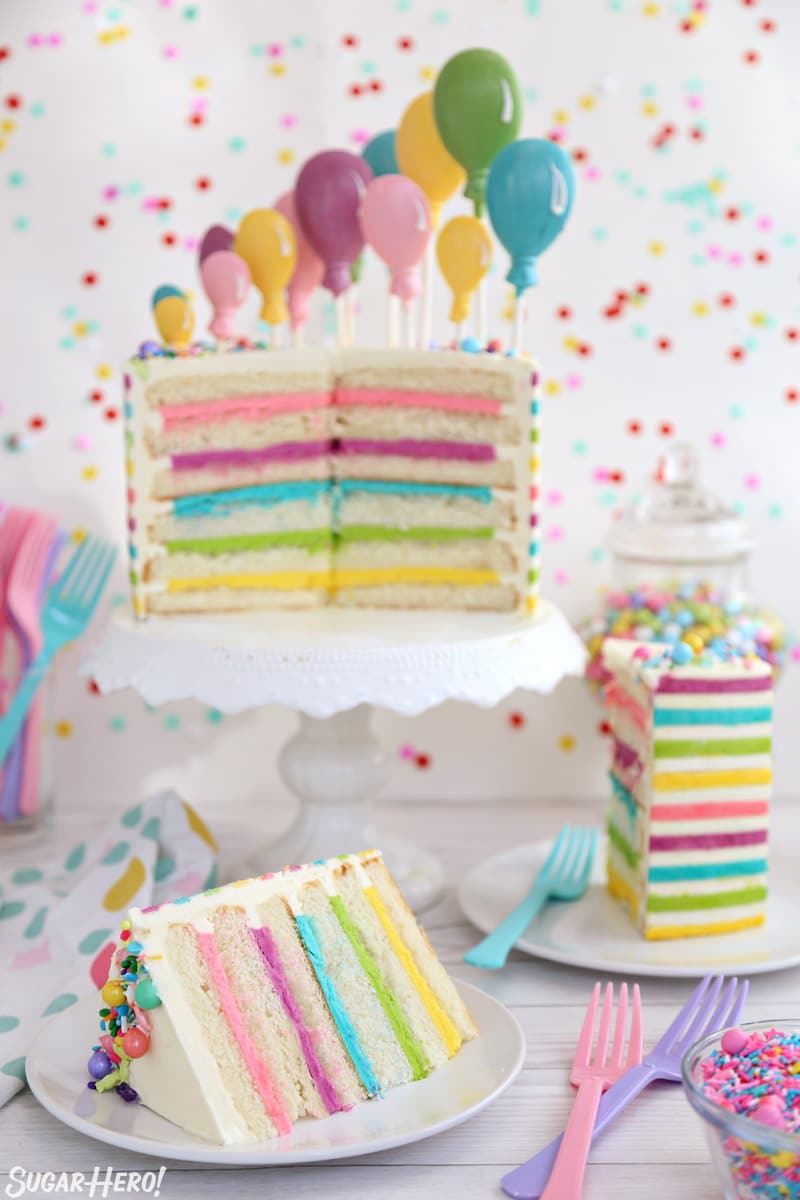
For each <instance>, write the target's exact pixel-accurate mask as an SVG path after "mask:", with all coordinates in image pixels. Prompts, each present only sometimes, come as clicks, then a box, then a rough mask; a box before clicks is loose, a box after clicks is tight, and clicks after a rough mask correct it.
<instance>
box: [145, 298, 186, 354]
mask: <svg viewBox="0 0 800 1200" xmlns="http://www.w3.org/2000/svg"><path fill="white" fill-rule="evenodd" d="M153 316H154V317H155V322H156V328H157V329H158V332H159V334H160V336H161V340H162V342H166V344H167V345H168V346H174V347H175V348H176V350H182V349H183V348H184V347H185V346H188V345H189V343H190V342H191V340H192V334H193V333H194V309H193V308H192V305H191V301H190V300H189V298H188V297H187V296H165V297H164V299H163V300H159V302H158V304H156V306H155V308H154V309H153Z"/></svg>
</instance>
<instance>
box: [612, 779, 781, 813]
mask: <svg viewBox="0 0 800 1200" xmlns="http://www.w3.org/2000/svg"><path fill="white" fill-rule="evenodd" d="M630 790H631V792H632V794H633V798H634V800H635V801H636V803H637V804H638V805H639V806H640V807H641V808H649V806H650V803H651V800H650V796H651V792H650V790H649V787H648V786H646V785H643V784H640V785H637V786H636V787H634V788H632V789H630ZM771 797H772V788H771V785H770V784H768V783H750V784H746V785H744V786H740V785H739V784H737V785H736V786H735V787H734V786H733V785H732V784H726V785H725V787H714V788H683V789H681V791H679V792H657V793H655V798H654V799H653V801H652V803H654V804H669V805H670V806H674V805H676V804H687V805H688V804H714V803H717V802H720V801H728V800H733V801H735V802H739V801H745V800H762V801H767V802H768V801H769V800H770V799H771Z"/></svg>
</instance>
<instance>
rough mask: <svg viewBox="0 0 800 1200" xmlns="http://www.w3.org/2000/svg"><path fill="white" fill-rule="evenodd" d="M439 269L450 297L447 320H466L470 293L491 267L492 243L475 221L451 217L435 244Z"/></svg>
mask: <svg viewBox="0 0 800 1200" xmlns="http://www.w3.org/2000/svg"><path fill="white" fill-rule="evenodd" d="M436 258H437V259H438V262H439V268H440V270H441V272H442V274H443V275H444V277H445V279H446V280H447V284H448V286H449V288H450V290H451V291H452V293H453V307H452V308H451V310H450V320H451V321H455V322H456V323H458V322H459V321H464V320H466V318H467V317H468V316H469V313H470V308H471V307H472V293H473V292H474V291H475V290H476V288H477V287H478V285H479V284H480V282H481V280H482V279H483V277H484V275H485V274H486V272H487V271H488V270H489V267H490V266H491V263H492V239H491V237H490V235H489V232H488V230H487V229H486V226H485V225H483V224H482V222H481V221H479V220H478V218H477V217H453V219H452V220H451V221H448V222H447V224H446V225H445V227H444V229H443V230H442V232H441V233H440V234H439V237H438V238H437V240H436Z"/></svg>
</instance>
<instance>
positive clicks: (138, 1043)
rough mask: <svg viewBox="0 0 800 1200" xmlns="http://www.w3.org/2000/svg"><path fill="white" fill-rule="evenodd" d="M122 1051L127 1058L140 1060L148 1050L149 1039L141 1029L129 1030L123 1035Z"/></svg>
mask: <svg viewBox="0 0 800 1200" xmlns="http://www.w3.org/2000/svg"><path fill="white" fill-rule="evenodd" d="M122 1049H123V1050H124V1051H125V1053H126V1054H127V1056H128V1058H141V1057H142V1055H144V1054H147V1051H148V1050H149V1049H150V1038H149V1037H148V1036H147V1034H146V1033H143V1032H142V1031H141V1029H129V1030H128V1032H127V1033H126V1034H123V1037H122Z"/></svg>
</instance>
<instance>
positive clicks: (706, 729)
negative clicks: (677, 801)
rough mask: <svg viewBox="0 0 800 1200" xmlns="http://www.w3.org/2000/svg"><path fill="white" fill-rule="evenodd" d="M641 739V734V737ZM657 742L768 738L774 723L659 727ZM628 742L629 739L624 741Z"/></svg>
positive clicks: (656, 730) (657, 729)
mask: <svg viewBox="0 0 800 1200" xmlns="http://www.w3.org/2000/svg"><path fill="white" fill-rule="evenodd" d="M639 736H640V739H641V734H640V735H639ZM653 736H654V739H655V741H657V742H732V741H733V740H734V739H736V740H738V739H739V738H768V737H771V736H772V722H771V721H760V722H757V723H753V724H749V725H657V726H656V727H655V729H654V730H653ZM623 740H624V741H627V738H625V739H623Z"/></svg>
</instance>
